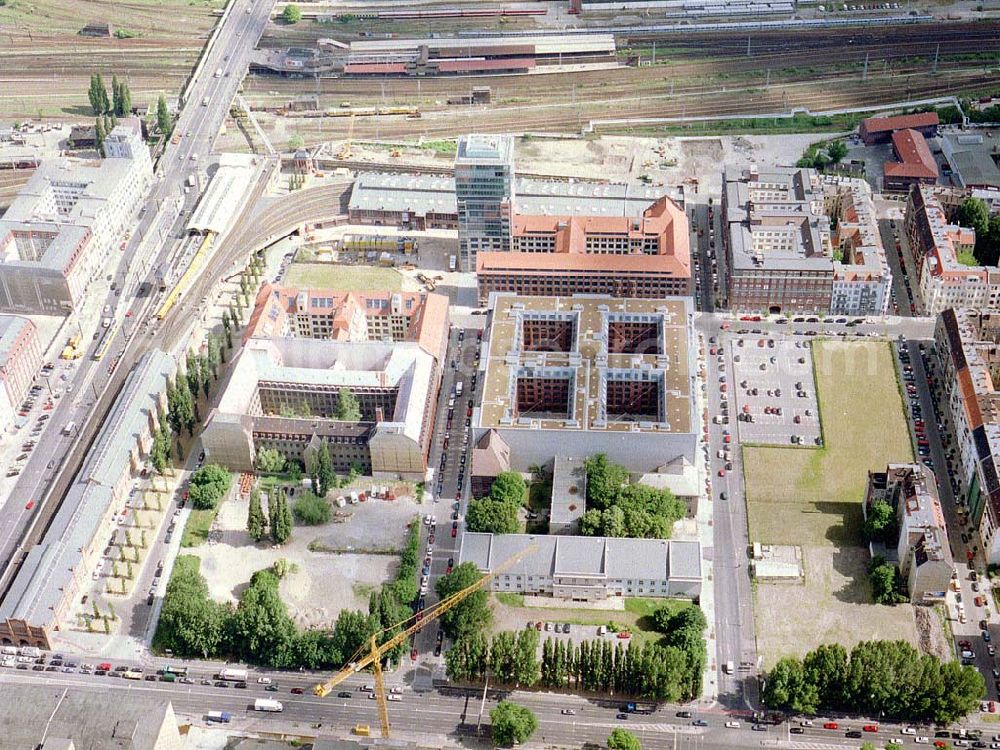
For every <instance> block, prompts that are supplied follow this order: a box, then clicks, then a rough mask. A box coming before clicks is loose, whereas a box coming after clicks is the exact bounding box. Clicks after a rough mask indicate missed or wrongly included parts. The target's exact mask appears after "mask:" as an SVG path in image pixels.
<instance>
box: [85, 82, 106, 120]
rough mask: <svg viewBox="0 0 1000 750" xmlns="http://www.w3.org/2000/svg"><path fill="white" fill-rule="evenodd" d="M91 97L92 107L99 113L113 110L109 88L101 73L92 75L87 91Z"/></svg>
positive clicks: (92, 109) (94, 111)
mask: <svg viewBox="0 0 1000 750" xmlns="http://www.w3.org/2000/svg"><path fill="white" fill-rule="evenodd" d="M87 97H88V98H89V99H90V109H91V111H92V112H93V113H94V114H95V115H97V116H100V115H103V114H106V113H108V112H110V111H111V104H110V102H109V101H108V89H107V88H106V87H105V85H104V79H103V78H102V77H101V74H100V73H95V74H93V75H92V76H90V89H89V90H88V91H87Z"/></svg>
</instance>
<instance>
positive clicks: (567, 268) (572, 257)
mask: <svg viewBox="0 0 1000 750" xmlns="http://www.w3.org/2000/svg"><path fill="white" fill-rule="evenodd" d="M689 241H690V239H689V229H688V222H687V215H686V214H685V212H684V210H683V209H682V208H681V207H680V206H678V205H677V204H676V203H674V202H673V201H672V200H671V199H670V198H667V197H662V198H660V199H659V200H657V201H656V202H655V203H653V204H652V205H650V206H649V207H648V208H647V209H646V210H645V211H644V212H643V215H642V216H641V217H637V218H630V217H627V216H587V217H581V216H537V215H536V216H529V215H523V214H515V216H514V228H513V237H512V243H513V250H512V252H480V253H479V255H478V259H477V261H476V271H477V280H478V285H479V299H480V303H485V302H486V300H487V299H488V298H489V296H490V294H491V293H493V292H513V293H515V294H526V295H536V296H566V295H572V294H601V295H608V296H613V297H668V296H674V295H686V294H690V293H691V255H690V246H689Z"/></svg>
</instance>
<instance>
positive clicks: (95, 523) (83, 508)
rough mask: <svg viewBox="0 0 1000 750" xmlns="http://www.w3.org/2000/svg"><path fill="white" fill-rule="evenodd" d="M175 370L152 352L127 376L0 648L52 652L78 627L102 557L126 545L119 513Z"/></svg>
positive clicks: (38, 552) (3, 620)
mask: <svg viewBox="0 0 1000 750" xmlns="http://www.w3.org/2000/svg"><path fill="white" fill-rule="evenodd" d="M175 371H176V365H175V363H174V360H173V358H172V357H171V356H169V355H168V354H165V353H163V352H161V351H158V350H154V351H152V352H149V353H148V354H146V355H145V356H144V357H143V358H142V359H141V360H140V361H139V364H138V365H137V366H136V368H135V369H134V370H133V371H132V372H131V373H130V374H129V376H128V379H127V380H126V381H125V385H124V387H123V389H122V393H121V395H120V397H119V399H118V401H117V402H116V406H115V410H114V412H113V413H112V414H111V415H110V416H109V418H108V419H107V420H106V421H105V422H104V425H103V426H102V427H101V431H100V432H99V433H98V435H97V439H96V440H95V442H94V445H93V447H92V448H91V450H90V452H89V453H88V454H87V457H86V459H85V460H84V463H83V466H82V468H81V469H80V471H79V473H78V474H77V476H76V478H75V479H74V481H73V483H72V484H71V485H70V487H69V489H68V491H67V492H66V496H65V498H64V499H63V501H62V504H61V505H60V506H59V510H58V511H56V514H55V516H54V518H53V519H52V522H51V524H50V525H49V527H48V528H47V529H46V531H45V534H44V536H43V537H42V539H41V540H40V541H39V543H38V544H36V545H35V546H33V547H31V548H30V549H29V550H28V556H27V558H26V559H25V561H24V565H22V566H21V569H20V571H19V572H18V574H17V576H16V577H15V578H14V580H13V582H12V583H11V587H10V589H9V590H8V592H7V595H6V596H5V597H4V599H3V602H2V603H0V642H3V643H12V644H15V645H25V646H39V647H41V648H51V642H50V640H49V635H50V634H51V633H52V632H53V631H54V630H58V629H59V628H61V627H65V626H69V625H74V624H75V623H76V619H75V615H74V608H75V607H79V604H80V598H81V594H83V593H85V592H86V591H87V590H88V589H89V588H90V587H91V586H93V585H94V581H100V580H102V579H103V578H105V577H108V576H110V575H111V570H110V569H109V568H110V566H108V567H107V568H106V567H105V559H104V558H105V555H104V550H105V548H106V547H107V546H108V545H109V541H108V540H109V539H111V540H113V541H112V542H111V544H117V545H121V546H123V545H124V542H123V541H122V539H121V537H120V536H119V535H124V531H123V529H122V526H121V518H120V515H119V514H120V513H122V512H123V511H124V509H125V501H126V499H127V498H128V493H129V490H130V489H131V487H132V481H133V480H134V479H135V478H136V477H138V476H139V474H140V472H141V471H142V470H143V469H144V468H145V465H146V461H147V459H148V456H149V450H150V448H151V447H152V442H153V434H154V432H155V430H156V429H157V427H158V419H159V414H160V413H162V412H165V411H166V408H167V401H166V391H167V382H168V380H169V379H170V378H172V377H173V376H174V374H175Z"/></svg>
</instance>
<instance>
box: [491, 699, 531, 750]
mask: <svg viewBox="0 0 1000 750" xmlns="http://www.w3.org/2000/svg"><path fill="white" fill-rule="evenodd" d="M490 724H491V725H492V732H493V742H495V743H496V744H497V745H500V746H501V747H510V746H512V745H514V744H515V743H518V744H520V743H523V742H526V741H527V740H528V738H529V737H531V735H532V734H534V733H535V730H536V729H538V719H537V718H535V715H534V714H533V713H532V712H531V711H530V710H529V709H527V708H525V707H524V706H520V705H518V704H517V703H513V702H511V701H500V703H498V704H497V706H496V708H494V709H493V710H492V711H490Z"/></svg>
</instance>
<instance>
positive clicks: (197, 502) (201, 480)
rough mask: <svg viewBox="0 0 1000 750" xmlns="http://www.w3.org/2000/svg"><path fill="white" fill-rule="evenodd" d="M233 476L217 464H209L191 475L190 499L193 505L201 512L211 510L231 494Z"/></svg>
mask: <svg viewBox="0 0 1000 750" xmlns="http://www.w3.org/2000/svg"><path fill="white" fill-rule="evenodd" d="M232 479H233V477H232V475H231V474H230V473H229V472H228V471H226V470H225V469H223V468H222V467H221V466H217V465H215V464H207V465H205V466H202V467H201V468H200V469H198V470H197V471H196V472H195V473H194V474H192V475H191V481H190V482H189V484H188V498H189V499H190V500H191V505H192V506H194V507H195V508H198V509H199V510H209V509H212V508H215V506H216V505H218V504H219V500H221V499H222V497H223V496H224V495H225V494H226V493H227V492H229V488H230V486H231V484H232Z"/></svg>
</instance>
